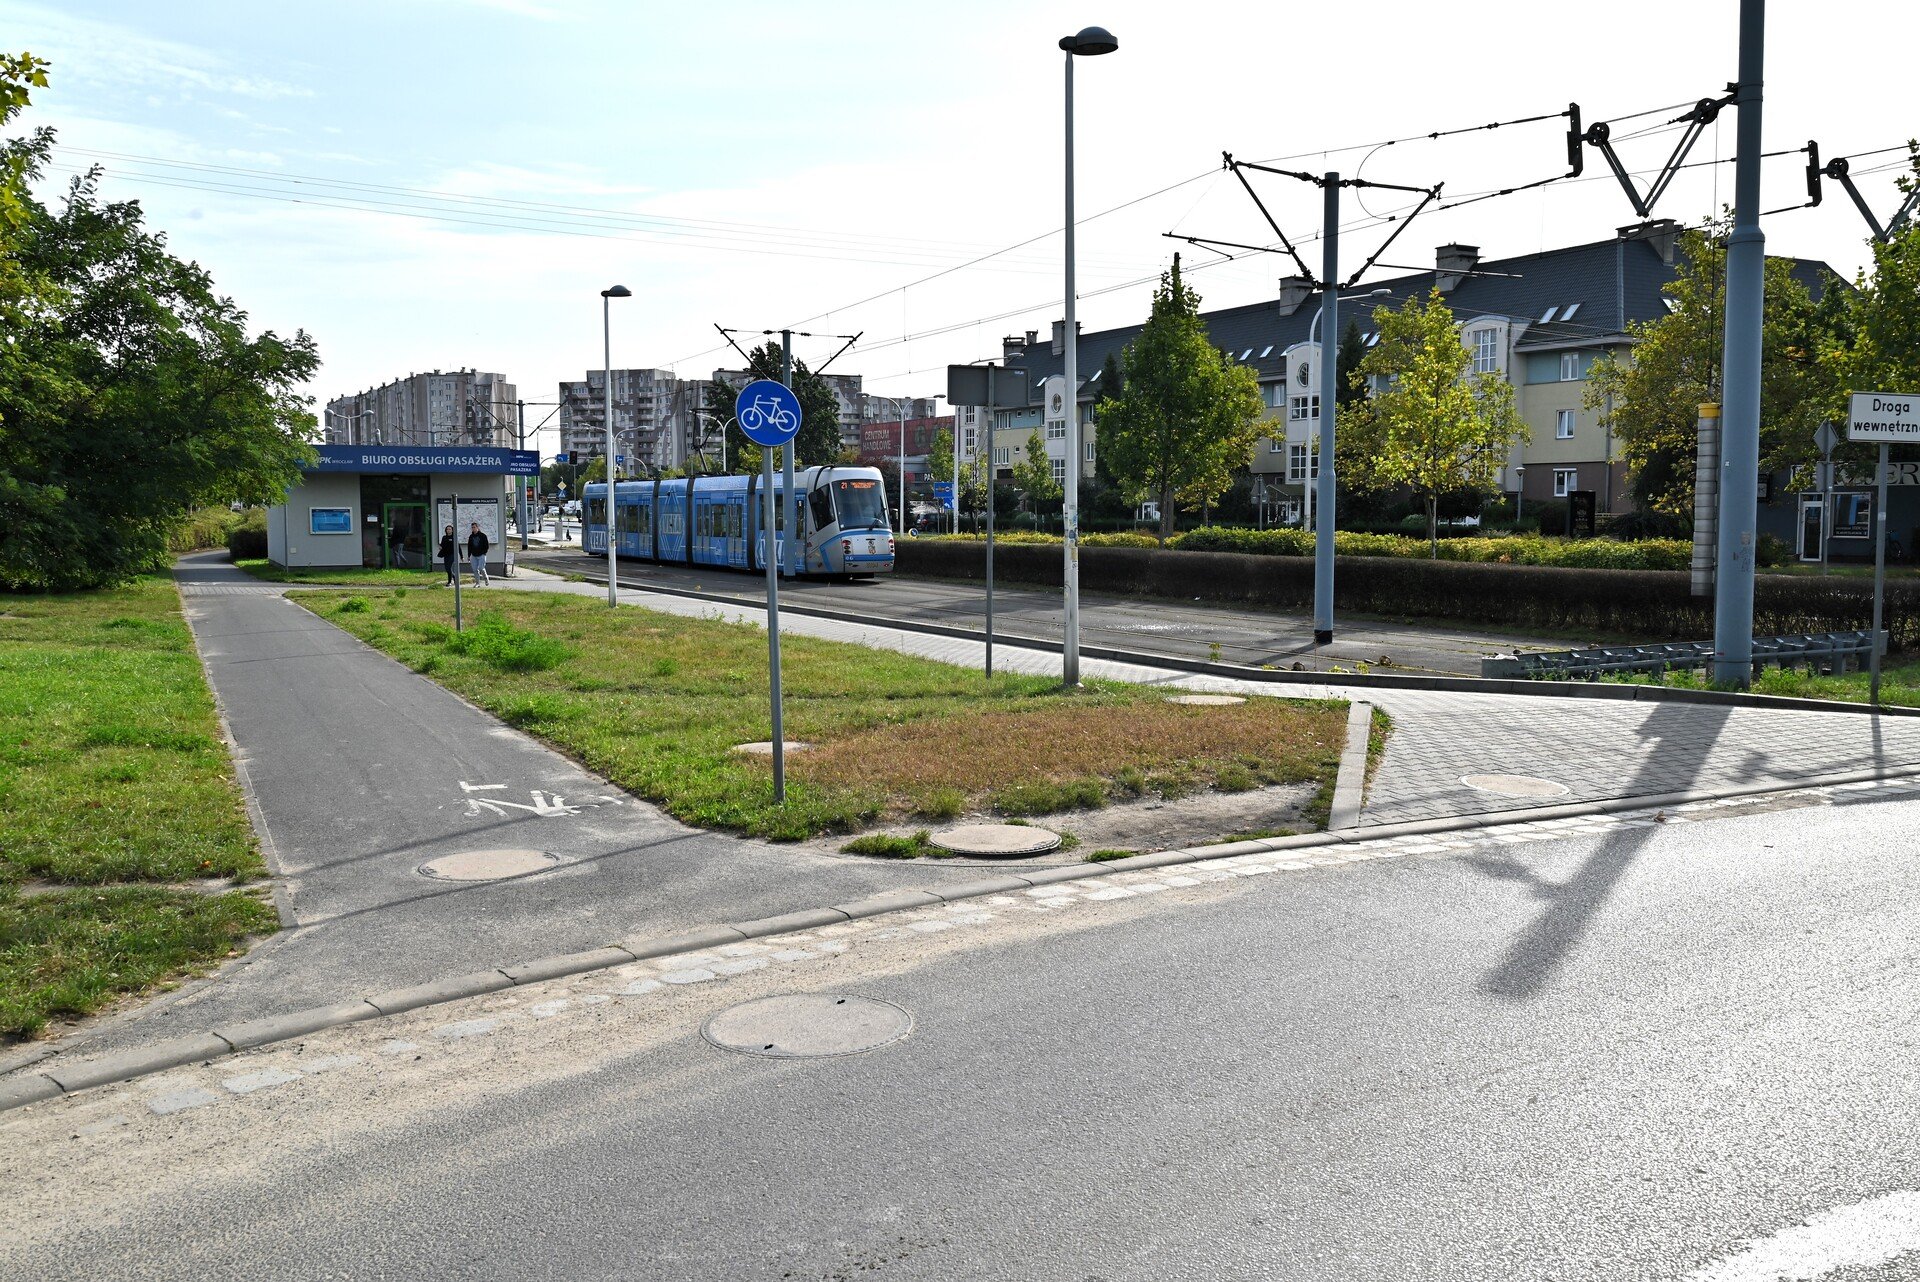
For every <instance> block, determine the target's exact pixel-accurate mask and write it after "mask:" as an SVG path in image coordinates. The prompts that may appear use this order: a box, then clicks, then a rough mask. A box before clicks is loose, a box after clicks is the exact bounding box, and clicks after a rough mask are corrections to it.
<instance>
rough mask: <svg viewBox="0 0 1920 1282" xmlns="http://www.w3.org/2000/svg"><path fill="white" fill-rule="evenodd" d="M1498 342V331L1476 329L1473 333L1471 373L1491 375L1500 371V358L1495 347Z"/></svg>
mask: <svg viewBox="0 0 1920 1282" xmlns="http://www.w3.org/2000/svg"><path fill="white" fill-rule="evenodd" d="M1499 341H1500V331H1499V330H1496V329H1476V330H1474V331H1473V372H1474V373H1476V374H1493V373H1497V372H1498V371H1499V369H1500V357H1499V353H1498V351H1497V350H1496V345H1497V344H1498V343H1499Z"/></svg>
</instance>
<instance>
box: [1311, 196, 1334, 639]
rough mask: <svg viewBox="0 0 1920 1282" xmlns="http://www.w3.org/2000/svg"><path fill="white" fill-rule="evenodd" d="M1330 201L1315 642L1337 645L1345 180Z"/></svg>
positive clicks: (1324, 257)
mask: <svg viewBox="0 0 1920 1282" xmlns="http://www.w3.org/2000/svg"><path fill="white" fill-rule="evenodd" d="M1323 181H1324V182H1325V187H1324V188H1323V189H1322V193H1321V194H1322V196H1323V198H1324V206H1325V214H1324V219H1325V223H1326V233H1325V242H1324V244H1323V245H1322V247H1321V248H1322V253H1321V258H1320V275H1321V278H1322V279H1323V280H1325V281H1326V292H1325V294H1323V295H1322V296H1321V299H1320V316H1319V318H1318V319H1319V320H1320V321H1321V325H1320V478H1319V480H1318V482H1317V483H1314V485H1315V489H1316V491H1317V492H1316V494H1315V496H1314V497H1315V500H1316V501H1315V503H1314V505H1313V506H1314V514H1313V521H1314V532H1313V643H1314V644H1315V645H1326V644H1328V643H1329V642H1331V641H1332V640H1333V411H1334V404H1335V402H1337V401H1338V400H1339V397H1338V396H1337V395H1336V392H1337V390H1338V385H1339V378H1340V352H1339V348H1338V346H1337V345H1336V344H1335V342H1334V341H1333V338H1332V335H1335V334H1338V333H1339V332H1340V291H1339V289H1338V284H1339V280H1340V175H1339V174H1333V173H1330V174H1328V175H1326V177H1325V179H1324V180H1323ZM1307 472H1308V474H1309V476H1311V475H1312V472H1313V451H1312V450H1311V449H1309V450H1308V451H1307Z"/></svg>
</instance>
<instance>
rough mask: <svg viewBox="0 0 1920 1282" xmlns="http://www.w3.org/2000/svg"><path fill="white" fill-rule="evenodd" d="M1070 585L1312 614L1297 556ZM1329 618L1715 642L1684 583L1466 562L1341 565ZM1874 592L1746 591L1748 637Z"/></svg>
mask: <svg viewBox="0 0 1920 1282" xmlns="http://www.w3.org/2000/svg"><path fill="white" fill-rule="evenodd" d="M896 555H897V564H898V568H899V570H900V571H901V572H902V573H905V574H921V575H927V576H929V577H935V578H948V579H981V578H983V577H985V569H986V554H985V550H984V549H983V547H982V546H981V545H980V544H978V543H972V542H964V541H953V540H941V541H929V540H916V539H908V540H905V541H903V542H902V543H901V545H900V547H899V549H898V552H897V554H896ZM1060 561H1061V557H1060V552H1059V549H1058V547H1057V546H1055V547H1040V546H1034V545H1031V544H1012V545H1009V546H1006V547H1002V548H999V549H998V550H997V551H996V552H995V555H994V577H995V579H996V580H997V581H1005V582H1009V583H1021V584H1034V585H1038V586H1043V587H1058V586H1060V582H1061V574H1060V571H1061V564H1060ZM1080 586H1081V587H1083V588H1085V589H1086V590H1087V591H1089V592H1111V593H1116V594H1122V595H1137V596H1158V597H1169V598H1177V599H1181V600H1194V599H1202V600H1208V601H1228V602H1244V603H1248V604H1254V605H1262V606H1268V607H1276V608H1280V609H1287V610H1304V609H1309V608H1311V606H1312V604H1313V562H1312V560H1311V559H1309V558H1307V557H1287V556H1264V555H1256V554H1251V553H1235V552H1172V551H1166V550H1156V549H1147V548H1101V547H1088V548H1083V549H1082V551H1081V554H1080ZM1334 604H1335V606H1336V608H1338V609H1341V610H1347V611H1355V612H1358V613H1362V614H1376V615H1385V616H1387V617H1389V618H1415V619H1455V620H1460V621H1463V622H1472V623H1488V624H1495V625H1501V626H1505V627H1513V628H1542V629H1552V630H1555V631H1568V632H1574V633H1587V634H1591V635H1598V636H1632V637H1641V638H1645V639H1648V640H1659V641H1698V640H1704V639H1706V638H1708V637H1711V636H1712V635H1713V602H1712V601H1711V600H1710V599H1695V598H1694V597H1693V596H1692V595H1691V593H1690V584H1689V576H1688V575H1687V574H1685V573H1681V572H1674V571H1666V570H1606V569H1599V570H1592V569H1569V568H1565V567H1558V566H1536V565H1503V564H1492V563H1484V562H1467V561H1440V562H1434V561H1425V560H1401V559H1398V558H1392V557H1341V558H1339V559H1338V560H1337V562H1336V566H1335V572H1334ZM1872 615H1873V586H1872V584H1871V583H1870V582H1868V581H1866V580H1864V579H1855V578H1837V577H1835V578H1816V577H1804V578H1803V577H1796V576H1789V575H1763V576H1761V577H1760V578H1759V579H1757V580H1756V581H1755V593H1754V631H1755V633H1756V634H1758V635H1761V636H1773V635H1789V634H1793V633H1800V632H1838V631H1849V630H1854V629H1864V628H1866V627H1868V626H1869V625H1870V624H1871V622H1872ZM1883 626H1884V627H1886V628H1887V629H1888V631H1889V632H1890V633H1891V634H1892V635H1891V639H1892V643H1893V645H1895V646H1896V647H1900V648H1906V647H1908V646H1913V645H1920V580H1917V579H1897V580H1890V581H1889V582H1888V583H1887V597H1886V614H1885V619H1884V622H1883Z"/></svg>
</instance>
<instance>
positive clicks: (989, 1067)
mask: <svg viewBox="0 0 1920 1282" xmlns="http://www.w3.org/2000/svg"><path fill="white" fill-rule="evenodd" d="M1856 795H1857V794H1856ZM1774 804H1776V805H1778V804H1780V803H1774ZM1916 841H1920V801H1903V802H1897V803H1895V802H1884V801H1883V802H1877V803H1876V802H1872V801H1871V800H1870V799H1868V800H1866V801H1865V802H1863V803H1861V804H1851V805H1833V806H1822V807H1815V808H1805V809H1775V810H1771V811H1767V812H1764V813H1756V814H1750V815H1746V816H1743V817H1734V818H1724V819H1715V820H1712V821H1709V822H1695V823H1687V824H1659V823H1651V824H1645V825H1643V826H1631V825H1629V826H1625V827H1621V828H1618V829H1615V830H1612V831H1610V832H1608V833H1604V834H1592V835H1585V836H1579V837H1574V838H1570V839H1565V840H1552V841H1543V842H1536V843H1532V844H1519V845H1505V844H1501V843H1499V842H1497V841H1492V840H1489V841H1488V842H1486V843H1485V844H1484V845H1482V846H1480V847H1477V848H1473V849H1469V850H1466V851H1464V852H1460V853H1451V854H1439V855H1436V856H1434V857H1425V858H1422V857H1412V858H1400V859H1390V860H1383V861H1376V862H1367V863H1357V864H1352V865H1348V866H1343V867H1328V868H1317V869H1311V870H1304V871H1293V872H1287V871H1282V872H1277V873H1274V874H1272V875H1266V876H1258V877H1246V878H1243V879H1233V880H1228V881H1222V882H1218V883H1202V884H1198V885H1184V886H1183V885H1175V886H1173V888H1170V889H1163V890H1162V891H1160V892H1159V893H1154V894H1146V893H1135V894H1132V895H1126V896H1101V897H1098V898H1097V901H1090V900H1084V899H1083V900H1081V901H1078V902H1076V903H1073V904H1071V905H1066V906H1059V907H1048V906H1047V905H1045V904H1038V905H1036V904H1034V903H1031V902H1017V903H1016V902H1013V901H1011V900H1009V901H1006V902H1004V903H1002V904H1000V905H999V906H997V907H994V908H991V909H989V910H987V911H990V912H991V913H992V916H991V917H977V918H975V919H958V920H959V924H958V925H956V926H954V927H952V928H942V929H940V930H938V931H937V933H936V931H935V930H934V928H933V927H931V926H924V930H925V933H921V932H922V929H923V927H922V926H916V927H914V928H913V929H895V930H893V931H882V932H880V933H879V934H878V935H876V936H874V937H873V938H872V940H871V942H867V943H862V944H860V945H859V946H857V947H852V948H849V949H847V951H844V952H842V953H839V954H838V955H833V956H819V955H817V954H807V956H808V957H810V958H811V960H804V961H802V960H799V959H798V958H795V959H792V960H794V961H795V964H794V965H791V966H787V967H784V968H783V967H781V966H772V967H767V968H763V969H757V970H748V971H747V972H746V973H743V974H739V975H737V976H734V977H731V978H726V979H720V980H714V981H713V982H706V983H687V984H684V985H673V984H671V983H669V985H667V986H665V987H662V986H660V985H659V984H655V985H654V987H653V988H652V989H647V988H646V987H645V985H644V983H643V984H641V985H639V986H637V987H638V988H639V989H640V993H639V995H636V996H625V995H621V994H623V993H625V992H627V991H628V990H623V989H621V988H618V987H614V986H613V985H615V984H618V983H623V982H625V977H620V976H615V977H612V978H611V979H609V978H608V977H600V978H598V979H595V980H594V981H592V982H588V981H584V980H583V981H579V982H577V983H575V985H574V987H573V988H572V989H571V990H570V992H571V996H570V997H567V998H562V999H557V1000H558V1001H559V1005H558V1006H555V1005H553V1004H552V1003H551V1002H549V1003H547V1005H546V1006H545V1008H544V1016H543V1007H542V1006H541V1005H537V1004H536V1005H534V1006H532V1007H531V1008H528V1007H526V1006H523V1005H515V1004H513V1002H512V1001H506V1000H503V999H502V998H500V997H498V996H496V997H494V998H484V999H476V1002H475V1003H469V1004H466V1005H465V1006H463V1007H461V1008H456V1009H443V1010H438V1011H434V1012H418V1013H417V1015H416V1016H410V1017H401V1019H399V1020H393V1021H381V1022H380V1023H379V1024H378V1025H377V1026H375V1025H361V1026H356V1027H354V1028H349V1029H341V1030H336V1031H335V1032H334V1033H330V1034H325V1035H322V1036H320V1037H316V1038H313V1039H309V1042H308V1043H307V1044H306V1045H304V1046H301V1047H299V1048H297V1050H292V1049H288V1048H281V1049H280V1050H277V1051H273V1052H266V1053H255V1054H253V1055H249V1056H244V1057H240V1058H238V1059H235V1060H233V1061H224V1062H223V1064H222V1066H221V1067H219V1068H217V1069H210V1070H206V1072H207V1073H217V1074H222V1075H224V1074H245V1073H254V1074H259V1073H261V1072H262V1071H263V1070H265V1069H269V1068H271V1066H273V1065H276V1064H284V1065H287V1066H288V1067H290V1068H291V1069H293V1070H295V1071H299V1072H304V1073H306V1074H307V1075H306V1076H303V1077H299V1078H298V1079H294V1078H293V1077H292V1075H291V1073H286V1074H282V1077H284V1078H285V1079H286V1080H285V1082H284V1084H274V1085H270V1087H269V1088H264V1089H255V1086H254V1085H253V1084H256V1083H258V1081H259V1080H260V1078H259V1077H257V1076H256V1077H248V1078H236V1079H234V1080H235V1081H237V1082H242V1083H247V1084H248V1085H247V1087H246V1093H233V1094H229V1093H225V1092H223V1091H221V1090H219V1089H214V1090H208V1091H204V1092H202V1093H203V1094H205V1095H206V1097H207V1099H206V1101H205V1102H204V1107H185V1108H184V1109H183V1111H177V1112H169V1113H167V1114H166V1115H165V1116H161V1115H157V1114H156V1112H155V1111H154V1110H155V1108H157V1107H159V1105H158V1104H157V1103H156V1101H159V1100H167V1099H172V1100H176V1101H177V1100H191V1099H193V1098H195V1097H194V1096H193V1095H192V1091H193V1089H195V1086H194V1084H195V1082H197V1081H198V1080H199V1078H196V1077H194V1076H193V1074H194V1073H196V1072H199V1070H180V1071H178V1072H176V1073H175V1074H170V1075H169V1079H170V1080H167V1081H163V1082H153V1083H146V1084H142V1086H141V1087H140V1088H139V1089H130V1090H126V1091H121V1092H117V1093H116V1092H110V1091H103V1092H93V1093H88V1094H83V1095H81V1096H77V1097H74V1098H72V1099H68V1100H61V1101H53V1102H49V1103H47V1104H43V1105H36V1106H34V1107H33V1108H30V1109H26V1110H22V1111H20V1112H17V1113H13V1114H8V1115H5V1116H4V1117H0V1237H10V1238H12V1240H13V1242H14V1243H15V1245H14V1246H13V1247H10V1248H9V1250H8V1252H7V1253H6V1255H5V1257H4V1260H5V1262H4V1264H0V1273H4V1274H5V1275H6V1276H7V1277H9V1278H17V1279H20V1280H21V1282H27V1280H29V1279H43V1278H44V1279H53V1278H61V1279H65V1278H73V1277H108V1276H111V1277H116V1278H169V1279H171V1278H192V1279H196V1280H198V1279H222V1278H236V1279H239V1278H245V1279H253V1278H257V1277H262V1276H271V1277H275V1278H289V1279H304V1278H338V1277H352V1278H375V1277H393V1278H402V1277H406V1278H411V1277H435V1278H476V1279H478V1278H487V1279H494V1278H498V1279H533V1278H566V1279H603V1278H607V1279H610V1278H621V1279H640V1278H662V1279H667V1278H672V1279H683V1278H685V1279H705V1278H716V1279H719V1278H726V1279H737V1278H778V1279H798V1278H810V1279H812V1278H819V1279H849V1278H867V1277H879V1278H888V1279H941V1280H947V1279H1007V1278H1045V1279H1054V1278H1060V1279H1078V1280H1091V1279H1105V1280H1110V1282H1118V1280H1119V1279H1165V1278H1196V1279H1199V1278H1206V1279H1216V1278H1233V1279H1237V1278H1249V1279H1252V1278H1261V1279H1265V1278H1287V1279H1289V1280H1291V1282H1316V1280H1321V1279H1325V1280H1327V1282H1334V1280H1338V1282H1356V1280H1363V1279H1393V1280H1395V1282H1405V1280H1407V1279H1475V1280H1479V1279H1492V1278H1499V1279H1551V1280H1553V1282H1565V1280H1568V1279H1580V1280H1581V1282H1612V1280H1615V1279H1620V1280H1624V1279H1634V1280H1636V1282H1638V1280H1642V1279H1676V1280H1684V1282H1771V1280H1772V1279H1776V1278H1786V1277H1793V1278H1806V1279H1813V1278H1825V1279H1828V1280H1829V1282H1863V1280H1866V1279H1892V1278H1912V1277H1914V1276H1920V1210H1916V1209H1915V1207H1916V1205H1920V1196H1910V1194H1911V1191H1912V1190H1915V1189H1920V1152H1917V1151H1916V1149H1915V1147H1914V1144H1913V1136H1914V1135H1915V1134H1916V1133H1917V1132H1920V1094H1916V1092H1915V1089H1914V1088H1915V1086H1916V1080H1915V1078H1916V1075H1917V1074H1916V1065H1920V1055H1917V1054H1916V1051H1917V1050H1920V1047H1916V1041H1917V1040H1920V1038H1917V1036H1916V1028H1920V1022H1917V1021H1916V1017H1917V1016H1920V990H1917V989H1916V985H1915V984H1914V983H1913V979H1914V974H1915V967H1916V964H1920V951H1917V950H1916V947H1915V943H1914V940H1915V938H1916V930H1917V928H1920V894H1917V893H1916V892H1920V873H1917V872H1916V869H1915V866H1914V863H1913V861H1912V860H1911V859H1909V858H1908V857H1907V852H1909V851H1911V850H1912V849H1913V848H1914V846H1915V843H1916ZM1163 880H1164V879H1163ZM825 946H826V945H824V944H822V943H820V942H818V941H814V942H810V943H809V944H808V945H807V947H809V948H813V949H816V950H817V949H820V948H823V947H825ZM775 960H781V959H779V958H776V959H775ZM596 984H597V986H598V989H597V991H595V985H596ZM806 991H819V992H826V993H836V994H857V995H864V996H868V997H872V998H879V999H884V1000H886V1001H890V1002H893V1003H896V1004H898V1005H899V1006H900V1007H902V1008H904V1009H905V1010H906V1011H908V1012H909V1013H910V1014H911V1016H912V1019H913V1021H914V1023H913V1028H912V1031H911V1032H910V1033H909V1034H908V1035H907V1036H906V1037H904V1038H903V1039H902V1040H898V1041H896V1042H893V1043H892V1044H890V1045H886V1046H883V1047H881V1048H880V1049H877V1050H873V1051H870V1052H868V1053H865V1054H859V1055H852V1056H847V1057H842V1058H813V1059H764V1058H757V1057H752V1056H746V1055H741V1054H737V1053H734V1052H730V1051H725V1050H721V1049H717V1048H715V1047H714V1046H712V1045H710V1044H708V1043H707V1042H706V1041H704V1040H703V1039H702V1037H701V1035H700V1032H699V1030H700V1028H701V1025H702V1024H703V1022H704V1021H705V1020H706V1019H707V1018H708V1017H710V1016H711V1015H713V1014H714V1013H716V1012H719V1011H723V1010H727V1009H730V1008H734V1007H736V1006H737V1005H738V1004H739V1003H742V1002H744V1001H747V1000H749V999H751V998H756V997H759V996H763V995H767V994H777V993H793V992H806ZM602 995H611V996H610V999H609V1000H605V1001H596V998H597V997H599V996H602ZM523 997H524V1000H525V1001H529V1002H532V1001H535V1000H536V998H537V997H538V994H535V993H527V994H524V995H523ZM589 1002H594V1003H595V1004H591V1005H589V1004H587V1003H589ZM489 1003H491V1004H489ZM343 1056H353V1057H357V1058H354V1059H352V1061H351V1062H347V1061H345V1060H343V1059H342V1057H343ZM326 1068H330V1069H333V1070H335V1071H328V1072H323V1071H321V1070H322V1069H326ZM201 1076H202V1077H204V1076H206V1073H201ZM240 1090H241V1086H239V1085H231V1084H230V1085H229V1086H228V1087H227V1088H226V1091H228V1092H239V1091H240ZM155 1092H172V1094H171V1095H157V1094H155ZM216 1096H217V1097H218V1098H215V1097H216ZM1795 1226H1805V1227H1802V1228H1798V1229H1796V1228H1795ZM1796 1235H1797V1236H1796ZM1782 1243H1785V1244H1786V1245H1785V1246H1782V1245H1781V1244H1782ZM1783 1252H1784V1254H1783ZM1795 1252H1797V1254H1795ZM1783 1261H1784V1263H1783ZM1789 1265H1791V1271H1789V1269H1788V1266H1789Z"/></svg>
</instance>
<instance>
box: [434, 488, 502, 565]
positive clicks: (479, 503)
mask: <svg viewBox="0 0 1920 1282" xmlns="http://www.w3.org/2000/svg"><path fill="white" fill-rule="evenodd" d="M452 509H453V505H452V503H451V501H450V500H448V499H445V498H441V499H439V500H436V501H435V503H434V506H433V514H434V515H433V539H432V543H433V546H434V547H436V548H437V547H439V546H440V535H441V534H442V533H443V532H445V530H446V528H447V526H449V525H451V526H453V535H454V542H456V543H458V544H459V545H460V555H461V558H462V559H465V557H466V547H467V535H469V534H471V533H473V525H472V522H474V521H478V522H480V528H481V529H482V530H484V531H486V535H487V543H488V544H489V545H490V546H492V547H496V548H497V547H499V546H500V545H501V543H502V542H503V541H504V536H503V535H502V534H501V531H500V500H499V499H497V498H492V499H470V498H468V497H467V496H466V495H464V494H463V495H461V496H460V510H459V511H458V512H455V511H453V510H452Z"/></svg>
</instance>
